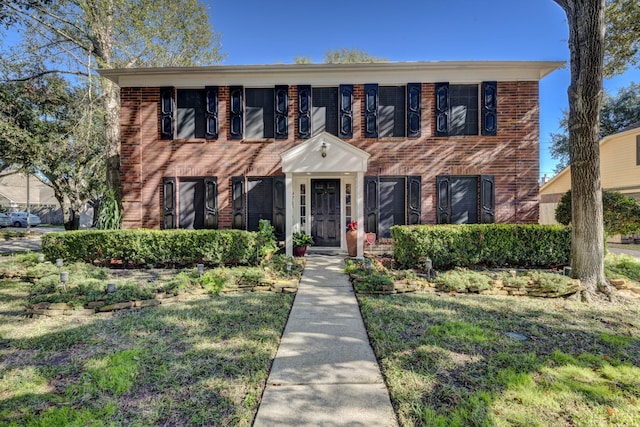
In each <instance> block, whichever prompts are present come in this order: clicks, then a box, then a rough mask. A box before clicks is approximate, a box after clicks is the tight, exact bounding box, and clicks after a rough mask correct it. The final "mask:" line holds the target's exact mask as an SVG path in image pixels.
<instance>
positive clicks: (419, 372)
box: [358, 294, 640, 426]
mask: <svg viewBox="0 0 640 427" xmlns="http://www.w3.org/2000/svg"><path fill="white" fill-rule="evenodd" d="M358 298H359V300H360V304H361V308H362V313H363V317H364V320H365V324H366V326H367V329H368V331H369V336H370V338H371V341H372V344H373V347H374V350H375V352H376V354H377V356H378V358H379V360H380V363H381V365H382V367H383V371H384V375H385V379H386V382H387V385H388V387H389V390H390V394H391V399H392V402H393V404H394V407H395V408H396V411H397V414H398V417H399V420H400V423H401V425H403V426H413V425H419V426H495V425H497V426H514V425H515V426H548V425H567V426H570V425H580V426H614V425H620V426H640V320H639V319H640V307H638V305H637V304H631V303H620V304H608V305H603V306H597V307H596V306H588V305H585V304H582V303H578V302H570V301H567V300H562V299H533V298H514V297H496V296H478V295H457V296H451V295H447V294H440V295H432V294H413V295H410V294H403V295H387V296H367V295H359V296H358ZM507 332H515V333H519V334H522V335H524V336H526V337H527V339H526V340H524V341H520V340H516V339H513V338H511V337H509V336H507V335H506V333H507Z"/></svg>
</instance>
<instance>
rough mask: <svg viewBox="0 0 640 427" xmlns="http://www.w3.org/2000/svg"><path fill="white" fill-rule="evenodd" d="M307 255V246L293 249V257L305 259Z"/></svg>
mask: <svg viewBox="0 0 640 427" xmlns="http://www.w3.org/2000/svg"><path fill="white" fill-rule="evenodd" d="M306 253H307V247H306V246H294V247H293V256H295V257H303V256H304V254H306Z"/></svg>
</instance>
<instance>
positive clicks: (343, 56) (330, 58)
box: [324, 48, 387, 64]
mask: <svg viewBox="0 0 640 427" xmlns="http://www.w3.org/2000/svg"><path fill="white" fill-rule="evenodd" d="M324 62H325V63H327V64H340V63H354V62H387V59H385V58H378V57H375V56H372V55H370V54H369V53H368V52H366V51H364V50H360V49H356V48H351V49H347V48H342V49H334V50H331V49H329V50H327V51H326V52H325V54H324Z"/></svg>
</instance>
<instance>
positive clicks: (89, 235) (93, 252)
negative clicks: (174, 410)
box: [42, 230, 258, 267]
mask: <svg viewBox="0 0 640 427" xmlns="http://www.w3.org/2000/svg"><path fill="white" fill-rule="evenodd" d="M257 238H258V235H257V234H256V233H253V232H248V231H242V230H99V231H98V230H97V231H67V232H64V233H51V234H44V235H43V236H42V252H43V253H44V255H45V257H46V258H47V259H48V260H55V259H57V258H62V259H64V260H65V261H84V262H88V263H94V264H100V265H105V266H109V265H114V264H115V265H118V264H119V265H122V266H123V267H173V266H176V267H177V266H185V265H193V264H196V263H203V264H207V265H254V264H256V263H257V262H258V254H257V253H258V251H257V245H258V243H257Z"/></svg>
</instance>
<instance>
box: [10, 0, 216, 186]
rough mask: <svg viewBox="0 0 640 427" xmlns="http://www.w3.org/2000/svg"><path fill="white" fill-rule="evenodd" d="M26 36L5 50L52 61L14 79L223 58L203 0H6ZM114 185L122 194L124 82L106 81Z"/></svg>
mask: <svg viewBox="0 0 640 427" xmlns="http://www.w3.org/2000/svg"><path fill="white" fill-rule="evenodd" d="M2 17H4V22H8V23H17V25H18V28H19V29H21V30H22V34H23V37H24V40H25V43H23V45H22V46H20V47H19V48H18V49H16V50H14V51H13V52H9V53H7V52H5V53H4V54H3V57H4V58H5V59H6V60H7V61H12V62H34V61H33V60H32V58H33V57H36V58H39V57H43V58H46V64H47V66H46V67H44V68H43V69H37V70H34V72H32V73H29V75H26V76H25V75H13V76H12V77H9V78H12V79H22V80H27V79H29V78H32V77H35V76H38V75H44V74H51V73H64V74H68V75H74V76H85V77H87V78H88V81H89V82H90V81H91V78H92V76H93V75H94V71H93V70H94V68H96V67H98V68H128V67H134V66H158V67H159V66H179V65H184V66H189V65H202V64H211V63H213V62H217V61H219V60H220V59H221V55H220V53H219V50H220V44H219V36H218V35H216V34H215V33H214V31H213V28H212V26H211V24H210V23H209V20H208V16H207V13H206V10H205V8H204V6H203V4H202V3H201V1H200V0H59V1H55V2H48V1H46V0H40V1H38V0H19V1H14V0H0V19H2ZM100 86H101V96H100V98H101V99H102V106H103V109H104V141H105V154H106V174H107V184H108V187H109V188H110V189H112V190H114V191H115V193H116V194H117V197H119V196H120V172H119V169H120V134H119V126H120V124H119V108H118V107H119V106H118V88H117V87H116V86H115V84H114V83H112V82H111V81H109V80H107V79H101V80H100Z"/></svg>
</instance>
